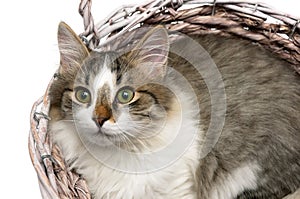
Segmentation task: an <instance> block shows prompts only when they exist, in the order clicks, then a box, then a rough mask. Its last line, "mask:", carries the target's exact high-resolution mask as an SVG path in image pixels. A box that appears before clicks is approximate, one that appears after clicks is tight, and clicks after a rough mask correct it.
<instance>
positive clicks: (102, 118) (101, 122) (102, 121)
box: [95, 117, 109, 126]
mask: <svg viewBox="0 0 300 199" xmlns="http://www.w3.org/2000/svg"><path fill="white" fill-rule="evenodd" d="M95 120H96V122H97V123H98V124H99V125H100V126H103V124H104V122H105V121H107V120H109V117H98V118H95Z"/></svg>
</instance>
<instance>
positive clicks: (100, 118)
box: [94, 105, 112, 127]
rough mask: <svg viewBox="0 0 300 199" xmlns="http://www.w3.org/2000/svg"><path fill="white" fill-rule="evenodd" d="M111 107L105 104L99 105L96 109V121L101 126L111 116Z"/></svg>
mask: <svg viewBox="0 0 300 199" xmlns="http://www.w3.org/2000/svg"><path fill="white" fill-rule="evenodd" d="M111 116H112V115H111V109H110V108H108V107H105V106H103V105H100V106H97V107H96V109H95V117H94V121H95V122H96V123H97V124H98V125H100V127H101V126H103V124H104V122H105V121H107V120H109V119H110V118H111Z"/></svg>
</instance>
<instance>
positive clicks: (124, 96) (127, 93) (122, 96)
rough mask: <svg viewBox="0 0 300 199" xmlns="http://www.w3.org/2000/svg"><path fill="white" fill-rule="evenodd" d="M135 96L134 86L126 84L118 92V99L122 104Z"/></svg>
mask: <svg viewBox="0 0 300 199" xmlns="http://www.w3.org/2000/svg"><path fill="white" fill-rule="evenodd" d="M133 97H134V91H133V89H132V88H130V87H128V86H125V87H123V88H121V89H120V90H119V91H118V93H117V100H118V102H119V103H121V104H127V103H129V102H130V101H131V100H132V99H133Z"/></svg>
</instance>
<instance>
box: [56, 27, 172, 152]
mask: <svg viewBox="0 0 300 199" xmlns="http://www.w3.org/2000/svg"><path fill="white" fill-rule="evenodd" d="M58 40H59V47H60V53H61V66H60V69H59V77H60V78H58V80H57V82H55V83H54V85H53V86H52V89H51V95H52V97H53V99H52V103H54V104H58V106H60V108H61V110H62V112H61V115H62V116H61V117H62V120H65V121H72V122H73V123H74V124H75V126H76V128H77V132H78V134H79V135H80V137H81V138H82V139H83V141H84V142H87V143H93V144H96V145H99V146H107V145H112V144H113V145H117V146H119V147H124V148H127V149H130V150H140V149H141V148H143V147H146V148H147V147H150V146H152V145H153V144H154V143H158V142H160V141H161V139H162V136H163V135H162V134H163V131H164V126H165V123H166V122H167V120H168V118H169V117H170V116H171V112H172V110H173V106H174V105H173V103H174V102H175V101H176V100H175V97H174V95H173V94H172V92H171V91H170V90H169V89H167V88H166V87H165V86H163V84H161V83H162V81H163V79H164V76H165V74H166V62H167V56H168V55H167V52H168V47H169V46H168V35H167V33H166V32H165V31H164V30H163V29H162V28H158V29H154V30H153V31H152V32H151V33H149V34H148V35H146V36H145V37H144V38H143V39H142V40H141V41H140V42H139V43H138V44H137V45H136V46H135V47H134V48H133V50H132V51H131V52H127V53H125V54H124V55H120V56H119V55H117V54H116V53H114V52H103V53H99V52H92V53H89V52H88V50H87V49H86V48H85V46H84V45H83V44H82V43H81V41H80V40H79V39H78V37H77V36H76V35H75V34H74V32H72V31H71V30H70V29H69V27H68V26H66V25H61V26H60V27H59V33H58Z"/></svg>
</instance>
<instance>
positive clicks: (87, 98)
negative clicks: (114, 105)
mask: <svg viewBox="0 0 300 199" xmlns="http://www.w3.org/2000/svg"><path fill="white" fill-rule="evenodd" d="M75 98H76V99H77V100H78V101H79V102H80V103H83V104H87V103H90V102H91V93H90V91H89V90H88V89H86V88H84V87H77V88H76V89H75Z"/></svg>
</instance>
